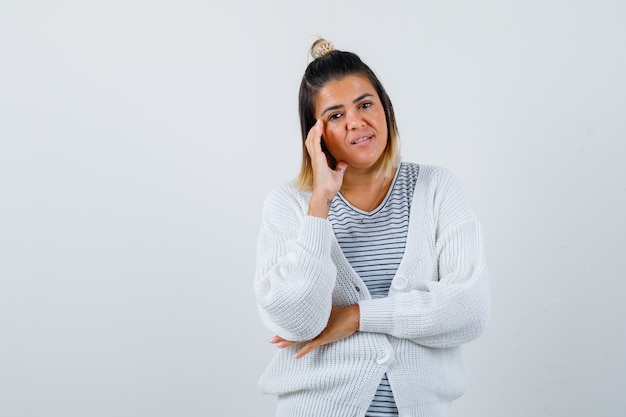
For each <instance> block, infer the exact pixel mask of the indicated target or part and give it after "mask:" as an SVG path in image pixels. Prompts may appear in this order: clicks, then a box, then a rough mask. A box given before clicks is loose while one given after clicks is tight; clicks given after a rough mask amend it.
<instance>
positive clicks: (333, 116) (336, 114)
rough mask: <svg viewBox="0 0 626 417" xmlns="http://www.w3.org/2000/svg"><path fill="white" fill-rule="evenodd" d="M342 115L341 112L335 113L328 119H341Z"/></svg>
mask: <svg viewBox="0 0 626 417" xmlns="http://www.w3.org/2000/svg"><path fill="white" fill-rule="evenodd" d="M341 116H343V115H342V114H341V113H333V114H331V115H330V116H329V117H328V120H337V119H339V118H340V117H341Z"/></svg>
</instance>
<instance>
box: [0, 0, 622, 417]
mask: <svg viewBox="0 0 626 417" xmlns="http://www.w3.org/2000/svg"><path fill="white" fill-rule="evenodd" d="M625 18H626V3H624V2H623V1H621V0H616V1H609V0H589V1H576V0H574V1H556V0H541V1H539V0H526V1H517V2H512V1H497V0H492V1H489V0H477V1H473V2H468V1H461V0H454V1H437V2H432V1H431V2H425V1H403V2H382V1H380V0H376V1H372V0H360V1H343V2H336V1H326V0H323V1H319V2H315V3H312V2H307V3H304V2H295V1H288V0H283V1H273V2H260V1H253V0H249V1H233V2H207V1H200V0H198V1H190V0H179V1H169V2H165V1H159V0H155V1H137V0H127V1H107V2H105V1H100V2H78V1H43V0H41V1H19V2H18V1H12V2H3V3H2V5H0V415H1V416H3V417H35V416H37V417H39V416H46V417H47V416H55V417H57V416H58V417H83V416H90V417H97V416H107V417H109V416H116V417H123V416H128V417H139V416H150V417H161V416H163V417H169V416H174V415H176V416H186V417H194V416H272V414H273V409H274V399H272V398H271V397H266V396H263V395H261V394H260V393H259V392H258V391H257V388H256V382H257V379H258V377H259V375H260V374H261V373H262V371H263V369H264V368H265V366H266V365H267V363H268V362H269V361H270V359H271V357H272V355H273V353H274V348H273V347H272V346H271V345H270V344H269V343H268V340H269V338H270V337H271V336H272V335H271V334H270V333H269V332H268V331H266V330H265V329H264V328H263V326H262V324H261V322H260V320H259V318H258V315H257V312H256V305H255V301H254V295H253V290H252V279H253V275H254V267H255V250H256V236H257V232H258V228H259V225H260V211H261V204H262V201H263V198H264V196H265V195H266V193H267V192H268V191H269V190H270V189H271V188H273V187H274V186H276V185H277V184H279V183H281V182H285V181H289V180H291V179H292V178H293V177H294V176H295V174H296V173H297V170H298V165H299V160H300V135H299V127H298V126H299V125H298V119H297V117H298V116H297V89H298V85H299V80H300V77H301V76H302V73H303V71H304V68H305V67H306V65H307V63H308V57H307V50H308V48H309V46H310V44H311V42H312V41H313V40H314V39H315V36H316V35H322V36H324V37H326V38H327V39H329V40H331V41H332V42H334V43H335V45H336V46H337V47H338V48H339V49H344V50H350V51H354V52H356V53H358V54H360V55H361V57H362V58H363V59H364V60H365V61H366V62H367V63H368V64H370V65H371V66H372V68H373V69H374V71H375V72H376V73H377V74H378V75H379V77H380V78H381V80H382V82H383V84H384V85H385V87H386V89H387V91H388V93H389V94H390V96H391V98H392V100H393V103H394V108H395V110H396V115H397V119H398V124H399V128H400V133H401V140H402V154H403V158H404V160H406V161H412V162H419V163H425V164H435V165H443V166H445V167H447V168H448V169H450V170H451V171H452V172H454V173H455V174H456V175H457V176H458V177H459V178H460V180H461V182H462V183H463V185H464V187H465V189H466V191H467V194H468V195H469V198H470V201H471V203H472V205H473V207H474V208H475V210H476V212H477V213H478V215H479V218H480V219H481V221H482V223H483V226H484V228H485V232H486V237H487V244H488V251H489V258H488V259H489V268H490V277H491V278H490V279H491V287H492V298H493V318H492V321H491V324H490V327H489V329H488V331H487V332H486V334H485V335H484V336H483V337H482V338H480V339H478V340H477V341H475V342H473V343H471V344H469V345H468V346H467V348H466V353H467V359H468V362H469V366H470V369H471V381H470V386H469V389H468V392H467V393H466V395H465V396H464V397H463V398H462V399H461V400H459V401H458V402H456V403H455V405H454V408H453V411H454V415H455V416H502V415H506V416H509V417H518V416H519V417H528V416H568V417H588V416H591V415H593V416H600V415H614V414H615V413H616V412H617V411H619V410H624V409H626V396H624V395H623V394H622V390H623V387H624V383H623V375H625V374H626V360H625V359H624V355H623V351H624V343H625V342H626V337H625V332H624V325H623V318H624V317H625V313H626V312H625V307H624V302H623V299H624V295H625V291H624V290H625V285H624V279H625V275H626V261H625V258H626V256H625V254H624V249H625V248H626V245H625V242H624V235H625V233H626V222H625V220H624V213H625V208H626V204H625V203H626V168H625V164H624V159H625V158H626V145H625V144H626V82H625V77H624V74H626V53H625V51H626V25H625V24H624V22H625V21H626V19H625Z"/></svg>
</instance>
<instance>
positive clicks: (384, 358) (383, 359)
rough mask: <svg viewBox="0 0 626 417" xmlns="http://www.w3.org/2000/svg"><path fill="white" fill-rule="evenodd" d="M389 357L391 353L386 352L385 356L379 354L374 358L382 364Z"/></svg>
mask: <svg viewBox="0 0 626 417" xmlns="http://www.w3.org/2000/svg"><path fill="white" fill-rule="evenodd" d="M390 357H391V355H390V354H389V353H388V354H386V355H385V356H381V357H380V358H378V359H376V363H377V364H379V365H382V364H383V363H385V362H387V361H388V360H389V358H390Z"/></svg>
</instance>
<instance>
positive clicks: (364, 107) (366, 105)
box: [361, 101, 372, 109]
mask: <svg viewBox="0 0 626 417" xmlns="http://www.w3.org/2000/svg"><path fill="white" fill-rule="evenodd" d="M370 107H372V103H371V102H369V101H366V102H364V103H361V108H362V109H368V108H370Z"/></svg>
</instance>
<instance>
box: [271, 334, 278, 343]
mask: <svg viewBox="0 0 626 417" xmlns="http://www.w3.org/2000/svg"><path fill="white" fill-rule="evenodd" d="M276 342H278V340H276V336H274V337H272V338H271V339H270V343H276Z"/></svg>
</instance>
